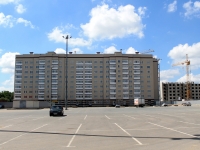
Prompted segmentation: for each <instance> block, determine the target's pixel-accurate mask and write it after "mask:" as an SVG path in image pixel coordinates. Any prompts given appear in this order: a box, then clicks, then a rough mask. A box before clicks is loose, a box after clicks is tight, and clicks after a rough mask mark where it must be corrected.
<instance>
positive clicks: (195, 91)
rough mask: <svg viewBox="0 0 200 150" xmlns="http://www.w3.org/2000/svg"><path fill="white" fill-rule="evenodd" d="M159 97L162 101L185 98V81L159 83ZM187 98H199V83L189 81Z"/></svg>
mask: <svg viewBox="0 0 200 150" xmlns="http://www.w3.org/2000/svg"><path fill="white" fill-rule="evenodd" d="M161 98H162V100H163V101H177V100H182V99H184V100H187V84H186V83H185V82H163V83H161ZM189 100H200V84H199V83H194V82H191V83H190V98H189Z"/></svg>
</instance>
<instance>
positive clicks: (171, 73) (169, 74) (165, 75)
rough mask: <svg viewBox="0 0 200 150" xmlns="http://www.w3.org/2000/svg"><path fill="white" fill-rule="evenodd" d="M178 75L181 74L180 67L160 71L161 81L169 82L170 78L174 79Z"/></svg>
mask: <svg viewBox="0 0 200 150" xmlns="http://www.w3.org/2000/svg"><path fill="white" fill-rule="evenodd" d="M177 75H180V72H179V70H178V69H169V70H162V71H160V81H161V82H169V80H170V79H173V78H174V77H175V76H177Z"/></svg>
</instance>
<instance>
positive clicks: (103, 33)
mask: <svg viewBox="0 0 200 150" xmlns="http://www.w3.org/2000/svg"><path fill="white" fill-rule="evenodd" d="M145 9H146V8H145V7H144V8H140V9H139V10H138V11H139V13H138V14H137V13H136V11H135V7H134V6H132V5H126V6H120V7H118V9H114V8H109V6H108V5H107V4H102V5H101V6H97V7H95V8H93V9H92V10H91V12H90V16H91V18H90V21H89V23H86V24H82V25H81V28H82V29H83V33H84V35H86V36H87V37H89V38H90V39H95V40H102V39H113V38H122V37H124V36H127V35H135V36H137V37H139V38H142V37H143V36H144V34H143V29H144V27H145V25H143V24H142V19H141V16H140V15H144V11H145Z"/></svg>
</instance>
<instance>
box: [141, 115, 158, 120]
mask: <svg viewBox="0 0 200 150" xmlns="http://www.w3.org/2000/svg"><path fill="white" fill-rule="evenodd" d="M144 116H147V117H151V118H156V119H157V117H154V116H150V115H144Z"/></svg>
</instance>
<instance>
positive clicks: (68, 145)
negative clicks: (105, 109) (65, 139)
mask: <svg viewBox="0 0 200 150" xmlns="http://www.w3.org/2000/svg"><path fill="white" fill-rule="evenodd" d="M81 126H82V124H80V125H79V127H78V129H77V130H76V132H75V134H74V135H73V137H72V139H71V140H70V141H69V144H68V145H67V147H72V146H70V145H71V143H72V142H73V140H74V138H75V136H76V133H78V131H79V129H80V128H81ZM73 147H74V146H73Z"/></svg>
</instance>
